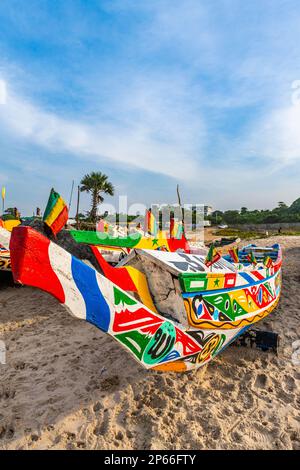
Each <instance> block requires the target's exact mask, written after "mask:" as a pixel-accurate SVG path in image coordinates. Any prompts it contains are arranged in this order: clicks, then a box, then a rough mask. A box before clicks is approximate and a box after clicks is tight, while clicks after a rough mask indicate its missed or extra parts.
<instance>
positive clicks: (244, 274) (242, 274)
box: [239, 272, 262, 284]
mask: <svg viewBox="0 0 300 470" xmlns="http://www.w3.org/2000/svg"><path fill="white" fill-rule="evenodd" d="M239 275H240V276H242V277H243V278H244V279H245V281H247V282H249V284H253V282H255V281H254V279H253V277H251V276H249V274H247V273H243V272H240V273H239ZM261 281H262V279H261Z"/></svg>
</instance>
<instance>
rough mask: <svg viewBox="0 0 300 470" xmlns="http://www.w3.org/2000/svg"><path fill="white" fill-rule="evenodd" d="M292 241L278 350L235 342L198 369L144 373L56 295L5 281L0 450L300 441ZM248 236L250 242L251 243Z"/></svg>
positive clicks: (296, 242) (277, 320)
mask: <svg viewBox="0 0 300 470" xmlns="http://www.w3.org/2000/svg"><path fill="white" fill-rule="evenodd" d="M255 242H256V243H261V244H266V243H267V244H272V243H275V242H279V243H281V244H282V247H283V249H284V252H283V256H284V260H283V290H282V296H281V300H280V302H279V306H278V307H277V309H276V310H275V311H274V312H273V313H272V314H271V315H270V316H269V317H267V318H266V319H265V320H263V321H262V322H260V323H259V327H260V328H262V329H270V330H272V331H275V332H278V333H280V341H281V343H280V350H279V355H278V356H276V355H274V354H273V353H263V352H260V351H258V350H252V349H248V348H242V347H240V348H236V347H229V348H228V349H227V350H225V351H224V352H223V353H222V354H221V355H219V356H218V357H217V358H216V359H215V360H214V361H212V362H211V363H210V364H209V365H208V366H206V367H204V368H202V369H199V370H198V371H196V372H193V371H192V372H190V373H183V374H178V373H160V372H155V371H146V370H144V369H143V368H142V367H141V366H140V365H139V364H138V363H137V362H136V361H135V360H134V359H133V358H132V357H131V356H130V355H129V354H128V353H126V352H125V351H124V350H123V349H122V348H120V347H119V345H118V344H117V343H116V342H115V341H114V340H113V339H111V338H110V337H108V336H107V335H105V334H104V333H102V332H101V331H99V330H97V329H96V328H95V327H93V326H92V325H90V324H88V323H86V322H84V321H79V320H76V319H74V318H72V317H71V316H69V315H68V313H67V312H66V311H65V309H64V308H63V307H62V306H61V305H60V304H59V303H58V302H57V301H56V300H55V299H53V298H52V297H51V296H50V295H48V294H46V293H43V292H41V291H39V290H36V289H33V288H28V287H22V288H20V287H6V288H4V286H2V287H0V339H3V340H4V341H5V344H6V348H7V352H6V356H7V357H6V365H0V379H1V380H0V448H1V449H300V366H295V365H293V363H292V361H291V354H292V343H293V341H295V340H297V339H300V237H296V236H294V237H292V236H291V237H284V236H278V237H274V238H269V239H268V240H266V239H265V240H262V241H261V242H260V241H259V240H255ZM243 244H244V243H243Z"/></svg>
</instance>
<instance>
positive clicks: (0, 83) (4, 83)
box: [0, 79, 7, 105]
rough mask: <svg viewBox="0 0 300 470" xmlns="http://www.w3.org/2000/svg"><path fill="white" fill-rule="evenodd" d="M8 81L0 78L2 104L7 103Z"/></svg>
mask: <svg viewBox="0 0 300 470" xmlns="http://www.w3.org/2000/svg"><path fill="white" fill-rule="evenodd" d="M6 96H7V93H6V82H5V81H4V80H1V79H0V105H1V104H6Z"/></svg>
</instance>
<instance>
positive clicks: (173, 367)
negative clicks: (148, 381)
mask: <svg viewBox="0 0 300 470" xmlns="http://www.w3.org/2000/svg"><path fill="white" fill-rule="evenodd" d="M151 370H160V371H162V372H172V371H173V372H185V371H186V370H187V367H186V365H185V363H184V362H183V361H173V362H167V363H166V364H160V365H159V366H155V367H152V368H151Z"/></svg>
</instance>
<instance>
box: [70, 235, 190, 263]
mask: <svg viewBox="0 0 300 470" xmlns="http://www.w3.org/2000/svg"><path fill="white" fill-rule="evenodd" d="M70 233H71V235H72V237H73V239H74V240H75V241H76V242H77V243H84V244H86V245H92V246H94V247H96V248H95V251H98V252H99V253H100V254H101V255H102V256H104V258H105V259H106V260H107V261H109V262H111V263H113V264H117V263H118V262H119V261H120V260H121V259H123V258H124V257H125V256H127V255H128V254H129V253H130V252H131V251H132V250H133V249H143V250H161V251H171V252H173V251H177V250H183V251H185V252H186V253H189V252H190V250H191V247H190V245H189V243H188V241H187V239H186V237H185V236H184V234H183V235H182V236H181V237H180V238H175V237H174V238H171V237H168V236H167V234H166V232H163V231H158V232H157V235H156V236H148V237H146V236H145V235H143V234H141V233H139V232H136V233H132V234H130V235H128V236H123V237H122V236H112V235H111V234H109V233H106V232H98V231H96V232H92V231H85V230H71V231H70Z"/></svg>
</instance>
